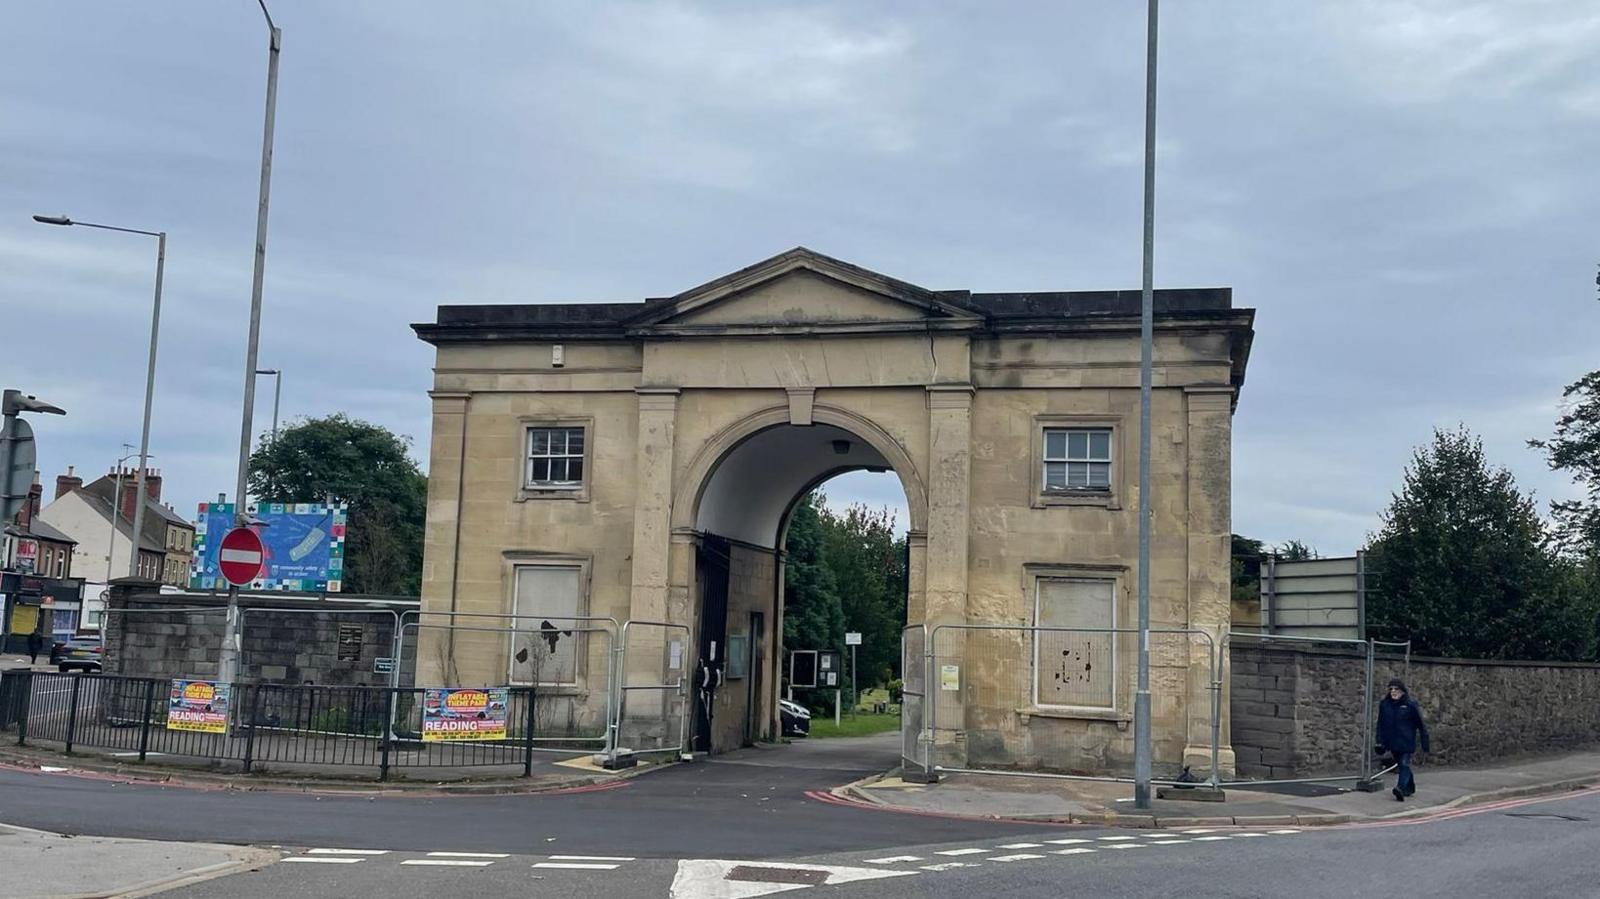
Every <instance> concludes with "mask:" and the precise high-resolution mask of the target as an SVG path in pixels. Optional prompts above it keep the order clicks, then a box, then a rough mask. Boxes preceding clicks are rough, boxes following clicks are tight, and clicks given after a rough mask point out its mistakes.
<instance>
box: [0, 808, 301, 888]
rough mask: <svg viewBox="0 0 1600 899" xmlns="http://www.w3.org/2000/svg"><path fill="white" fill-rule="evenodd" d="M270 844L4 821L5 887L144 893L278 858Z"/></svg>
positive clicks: (0, 847) (0, 867)
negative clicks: (179, 839) (118, 834)
mask: <svg viewBox="0 0 1600 899" xmlns="http://www.w3.org/2000/svg"><path fill="white" fill-rule="evenodd" d="M278 857H279V853H277V852H273V851H271V850H265V849H253V848H248V847H239V846H220V845H215V844H210V843H161V842H152V841H149V840H128V839H108V838H103V837H84V836H72V835H69V834H58V833H49V832H45V831H38V830H29V829H27V828H21V827H9V826H6V825H3V824H0V871H4V872H6V873H5V874H4V882H3V884H0V890H3V891H4V894H5V895H6V896H7V897H11V899H67V897H90V896H145V895H153V894H154V893H157V892H161V891H163V890H166V889H172V888H175V887H179V886H185V885H190V884H197V883H201V882H203V881H207V880H211V879H214V878H217V877H225V876H227V875H229V874H237V873H240V872H243V871H248V870H251V869H253V868H261V867H263V866H265V865H268V864H271V863H272V862H274V861H277V859H278Z"/></svg>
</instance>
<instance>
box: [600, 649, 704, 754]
mask: <svg viewBox="0 0 1600 899" xmlns="http://www.w3.org/2000/svg"><path fill="white" fill-rule="evenodd" d="M620 640H621V645H622V652H621V653H620V654H619V655H618V657H617V671H618V674H617V705H616V725H615V740H616V743H615V744H614V747H613V757H614V758H615V757H616V756H617V755H620V754H621V753H622V752H624V751H626V752H629V753H632V754H635V755H637V754H641V753H673V754H677V753H680V752H682V751H683V750H684V749H685V748H686V747H687V746H688V740H689V690H688V683H689V678H688V672H689V671H690V670H691V666H692V665H693V664H694V654H695V648H694V646H693V643H692V640H691V634H690V631H689V628H688V627H687V626H685V625H681V624H672V623H670V622H665V621H628V622H625V623H624V624H623V625H622V634H621V637H620Z"/></svg>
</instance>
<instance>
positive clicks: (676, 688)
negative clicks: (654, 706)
mask: <svg viewBox="0 0 1600 899" xmlns="http://www.w3.org/2000/svg"><path fill="white" fill-rule="evenodd" d="M636 628H659V629H660V630H661V631H662V646H661V651H662V654H663V659H662V664H661V668H660V669H659V670H660V671H661V676H660V677H659V678H657V679H656V682H653V683H646V684H630V683H628V637H629V636H630V635H631V634H632V633H633V632H634V630H635V629H636ZM674 634H678V635H681V638H682V642H681V643H680V644H679V657H678V659H677V662H678V664H677V665H676V666H674V665H673V664H672V662H673V660H672V657H671V653H672V642H673V641H672V637H673V635H674ZM690 637H691V634H690V631H689V627H688V626H687V625H683V624H674V623H672V622H670V621H638V620H633V619H630V620H628V621H625V622H623V624H622V634H621V641H620V642H621V644H622V651H621V654H620V655H619V657H618V663H617V664H618V675H619V676H618V678H617V703H616V720H615V724H614V726H613V727H612V732H613V734H614V735H615V741H614V742H613V743H612V744H611V748H610V753H609V755H608V756H607V759H606V767H608V768H617V767H623V766H624V765H625V764H627V763H625V762H624V760H623V758H622V746H621V743H622V740H623V738H624V731H623V728H624V726H625V725H626V723H627V720H628V719H627V710H628V695H629V694H630V693H635V692H641V691H644V692H651V693H656V694H659V695H660V697H661V711H662V713H661V716H660V720H661V721H662V723H663V724H665V723H666V722H667V721H669V720H670V719H671V717H672V714H671V713H672V709H671V702H672V699H673V697H674V696H676V697H677V701H678V704H679V706H680V709H679V713H678V716H677V717H678V734H677V739H676V741H674V740H672V739H671V738H670V737H671V735H670V734H666V733H664V734H663V735H662V743H663V744H664V745H662V746H657V747H653V748H630V749H629V750H628V753H629V755H644V754H646V753H656V752H671V753H674V754H681V753H682V752H683V751H684V748H685V746H686V744H687V741H688V738H689V698H688V693H687V691H686V690H685V685H686V684H687V679H686V678H685V677H684V672H685V671H686V670H687V667H688V666H689V665H690V664H691V662H690V658H691V656H690V653H691V652H692V649H691V647H690ZM673 671H676V672H678V676H677V677H676V678H675V679H673V680H671V681H670V682H669V680H668V675H670V674H671V672H673Z"/></svg>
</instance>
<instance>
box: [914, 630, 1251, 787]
mask: <svg viewBox="0 0 1600 899" xmlns="http://www.w3.org/2000/svg"><path fill="white" fill-rule="evenodd" d="M909 630H910V629H909V628H908V629H907V631H908V632H909ZM955 631H959V632H963V633H967V634H972V633H983V632H994V631H1010V632H1014V633H1018V634H1025V635H1027V636H1028V637H1029V638H1030V639H1031V641H1032V642H1033V644H1034V646H1035V647H1037V645H1038V637H1039V635H1040V634H1101V635H1105V636H1108V637H1111V638H1112V639H1113V640H1114V639H1115V638H1116V637H1118V636H1127V635H1138V634H1141V633H1145V632H1144V631H1141V630H1140V629H1139V628H1126V627H1111V628H1093V627H1048V626H1031V625H1018V624H940V625H936V626H934V627H933V629H932V630H931V631H929V632H928V638H927V648H926V652H925V654H924V660H925V665H924V668H923V679H924V686H925V689H926V690H927V694H928V696H930V697H931V696H934V695H936V694H935V692H934V689H933V684H934V683H936V681H935V680H934V671H933V667H934V660H935V658H936V656H937V651H938V640H939V635H940V634H941V633H945V632H955ZM1148 633H1149V634H1153V635H1173V636H1176V635H1182V636H1185V637H1187V638H1189V639H1191V640H1192V639H1193V638H1195V637H1200V638H1202V639H1204V641H1205V644H1206V647H1205V648H1206V660H1207V664H1208V670H1209V675H1210V677H1209V679H1208V689H1209V690H1210V692H1211V694H1212V696H1211V723H1210V730H1211V747H1210V748H1211V777H1210V779H1209V781H1207V782H1205V784H1204V785H1207V786H1211V787H1216V786H1218V785H1219V783H1220V780H1221V778H1220V776H1219V769H1218V756H1219V754H1220V753H1219V745H1220V739H1221V717H1220V710H1221V695H1222V680H1221V674H1220V671H1221V668H1220V666H1219V664H1218V659H1219V653H1218V645H1217V640H1216V638H1214V637H1213V636H1211V634H1210V633H1209V632H1207V631H1204V630H1201V629H1199V628H1150V629H1149V630H1148ZM903 639H904V636H903ZM1109 651H1110V652H1115V649H1114V648H1112V649H1111V650H1109ZM1025 667H1026V668H1027V669H1028V672H1029V677H1030V678H1037V676H1038V666H1037V665H1036V664H1029V665H1027V666H1025ZM1112 689H1113V691H1115V689H1116V687H1115V685H1113V686H1112ZM1114 695H1115V693H1114V692H1113V696H1114ZM926 705H927V708H926V712H925V715H924V718H925V721H924V725H923V731H924V737H923V743H924V746H925V750H924V751H925V753H926V754H925V756H924V758H925V764H926V767H925V770H926V771H927V772H929V773H930V774H931V775H938V774H942V773H952V774H997V775H1003V776H1009V777H1044V778H1055V779H1061V780H1084V781H1097V782H1109V783H1134V782H1135V781H1134V778H1132V777H1124V776H1115V775H1088V774H1067V773H1056V772H1040V771H1013V770H1008V769H1000V768H973V767H952V766H946V765H939V764H937V763H934V761H933V758H932V749H933V743H934V733H935V731H936V729H937V717H938V706H939V703H938V702H937V700H934V699H929V701H928V702H927V704H926ZM964 728H965V722H963V729H964ZM1151 783H1154V784H1157V785H1161V786H1191V787H1192V786H1200V785H1202V784H1201V783H1192V782H1184V781H1178V780H1163V779H1155V780H1152V781H1151Z"/></svg>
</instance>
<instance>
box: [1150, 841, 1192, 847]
mask: <svg viewBox="0 0 1600 899" xmlns="http://www.w3.org/2000/svg"><path fill="white" fill-rule="evenodd" d="M1188 842H1191V841H1190V840H1151V841H1150V842H1148V843H1146V844H1145V845H1146V846H1176V845H1178V844H1179V843H1188Z"/></svg>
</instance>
